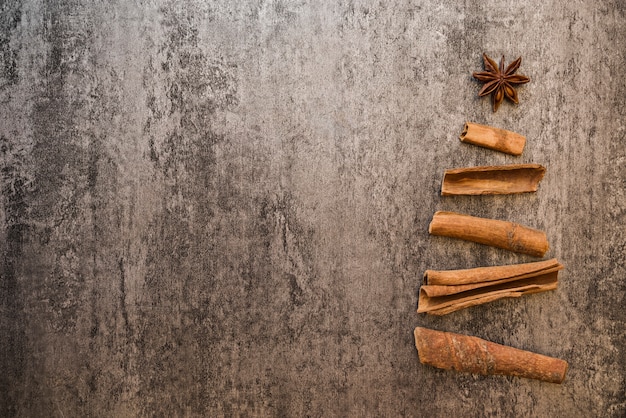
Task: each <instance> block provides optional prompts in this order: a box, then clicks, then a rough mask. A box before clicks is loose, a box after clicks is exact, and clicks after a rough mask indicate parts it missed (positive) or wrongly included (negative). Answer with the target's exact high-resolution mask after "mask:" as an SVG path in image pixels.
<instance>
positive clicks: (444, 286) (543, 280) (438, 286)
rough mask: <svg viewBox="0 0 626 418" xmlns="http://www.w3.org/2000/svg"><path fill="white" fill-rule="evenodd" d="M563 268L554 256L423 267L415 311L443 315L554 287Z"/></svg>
mask: <svg viewBox="0 0 626 418" xmlns="http://www.w3.org/2000/svg"><path fill="white" fill-rule="evenodd" d="M562 268H563V265H562V264H560V263H559V262H558V261H557V260H556V259H555V258H553V259H551V260H546V261H539V262H536V263H525V264H514V265H508V266H495V267H478V268H474V269H465V270H444V271H436V270H426V272H425V273H424V284H423V285H422V287H421V288H420V293H419V305H418V306H419V307H418V310H417V312H418V313H428V314H432V315H445V314H448V313H451V312H454V311H458V310H459V309H463V308H468V307H470V306H476V305H481V304H483V303H487V302H492V301H494V300H498V299H502V298H510V297H520V296H522V295H525V294H529V293H537V292H545V291H547V290H553V289H556V287H557V285H558V277H557V275H558V271H559V270H561V269H562Z"/></svg>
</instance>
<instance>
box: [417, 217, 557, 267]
mask: <svg viewBox="0 0 626 418" xmlns="http://www.w3.org/2000/svg"><path fill="white" fill-rule="evenodd" d="M428 232H429V233H431V234H432V235H440V236H444V237H451V238H458V239H463V240H466V241H472V242H477V243H479V244H485V245H491V246H494V247H498V248H504V249H506V250H509V251H514V252H518V253H523V254H529V255H532V256H535V257H543V255H544V254H545V253H546V251H548V248H549V244H548V240H547V238H546V234H545V233H543V232H542V231H538V230H536V229H532V228H528V227H526V226H522V225H519V224H516V223H513V222H507V221H500V220H496V219H485V218H478V217H475V216H469V215H462V214H459V213H454V212H443V211H439V212H436V213H435V215H434V216H433V219H432V221H431V222H430V226H429V228H428Z"/></svg>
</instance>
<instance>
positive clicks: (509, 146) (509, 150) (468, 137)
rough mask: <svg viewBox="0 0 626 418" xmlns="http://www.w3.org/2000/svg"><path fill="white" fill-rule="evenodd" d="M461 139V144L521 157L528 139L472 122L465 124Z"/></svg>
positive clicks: (504, 130) (514, 133)
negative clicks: (464, 143)
mask: <svg viewBox="0 0 626 418" xmlns="http://www.w3.org/2000/svg"><path fill="white" fill-rule="evenodd" d="M459 139H460V140H461V142H466V143H468V144H472V145H478V146H479V147H484V148H489V149H491V150H495V151H500V152H504V153H506V154H511V155H521V154H522V152H524V146H525V145H526V137H525V136H523V135H520V134H518V133H516V132H511V131H507V130H506V129H500V128H495V127H493V126H487V125H480V124H478V123H472V122H466V123H465V126H464V127H463V132H461V135H460V136H459Z"/></svg>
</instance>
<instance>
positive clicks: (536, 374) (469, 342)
mask: <svg viewBox="0 0 626 418" xmlns="http://www.w3.org/2000/svg"><path fill="white" fill-rule="evenodd" d="M414 335H415V347H416V348H417V352H418V354H419V358H420V362H421V363H422V364H428V365H430V366H434V367H437V368H439V369H445V370H456V371H458V372H465V373H474V374H482V375H507V376H518V377H526V378H529V379H538V380H543V381H545V382H550V383H562V382H563V380H565V373H566V372H567V367H568V365H567V362H566V361H564V360H561V359H557V358H553V357H548V356H544V355H542V354H537V353H532V352H530V351H525V350H520V349H517V348H513V347H509V346H506V345H501V344H496V343H493V342H490V341H486V340H483V339H482V338H478V337H472V336H469V335H461V334H454V333H451V332H442V331H435V330H431V329H427V328H422V327H417V328H415V331H414Z"/></svg>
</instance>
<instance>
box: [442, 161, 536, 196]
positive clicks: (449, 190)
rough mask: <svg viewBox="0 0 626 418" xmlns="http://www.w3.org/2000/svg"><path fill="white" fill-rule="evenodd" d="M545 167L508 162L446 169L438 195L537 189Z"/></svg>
mask: <svg viewBox="0 0 626 418" xmlns="http://www.w3.org/2000/svg"><path fill="white" fill-rule="evenodd" d="M545 172H546V169H545V167H543V166H541V165H539V164H512V165H500V166H483V167H469V168H457V169H454V170H446V171H445V173H444V175H443V183H442V185H441V195H442V196H450V195H482V194H512V193H527V192H535V191H537V186H538V185H539V182H540V181H541V179H542V178H543V175H544V174H545Z"/></svg>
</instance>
